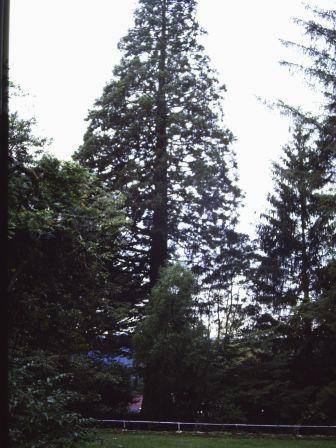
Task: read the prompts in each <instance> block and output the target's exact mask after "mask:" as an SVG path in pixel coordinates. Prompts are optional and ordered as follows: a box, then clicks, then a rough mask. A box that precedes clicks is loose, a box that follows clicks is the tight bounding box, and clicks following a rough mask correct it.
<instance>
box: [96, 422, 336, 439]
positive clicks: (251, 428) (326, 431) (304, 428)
mask: <svg viewBox="0 0 336 448" xmlns="http://www.w3.org/2000/svg"><path fill="white" fill-rule="evenodd" d="M98 422H101V423H102V424H104V425H109V426H111V425H116V426H118V425H120V427H121V428H122V429H123V430H127V429H132V428H131V427H132V426H133V428H134V426H137V425H140V426H144V429H148V428H149V427H150V426H173V427H174V426H175V428H172V430H173V429H176V431H177V432H182V428H183V427H184V428H185V429H189V430H190V429H191V430H192V429H193V428H192V427H194V429H195V430H199V429H201V428H203V429H204V428H208V429H210V428H211V429H212V430H216V429H217V430H224V431H225V430H227V431H230V430H231V431H238V430H243V431H246V432H262V431H263V430H264V431H267V432H273V433H274V432H278V431H279V430H280V431H285V432H286V433H288V432H291V430H293V432H294V433H295V434H296V435H299V434H300V435H303V434H304V433H306V434H314V435H336V426H326V425H260V424H247V423H205V422H170V421H156V420H114V419H104V420H98Z"/></svg>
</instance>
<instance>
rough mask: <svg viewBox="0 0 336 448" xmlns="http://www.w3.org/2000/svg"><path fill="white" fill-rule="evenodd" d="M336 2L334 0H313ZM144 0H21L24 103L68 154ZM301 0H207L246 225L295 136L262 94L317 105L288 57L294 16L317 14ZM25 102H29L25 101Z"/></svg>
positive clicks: (203, 19) (15, 39)
mask: <svg viewBox="0 0 336 448" xmlns="http://www.w3.org/2000/svg"><path fill="white" fill-rule="evenodd" d="M309 3H313V4H317V5H319V6H322V7H328V6H329V7H330V6H332V7H335V1H334V0H317V1H315V2H309ZM136 4H137V1H136V0H95V1H93V0H29V1H28V0H11V28H10V77H11V79H12V80H13V81H14V82H16V83H17V84H19V85H21V87H22V88H23V89H24V90H25V91H26V92H28V93H29V97H27V98H25V99H24V103H22V102H21V103H20V104H19V106H18V107H19V108H20V110H21V111H22V113H23V114H25V115H27V114H28V115H34V116H35V117H36V118H37V120H38V123H39V131H40V133H42V134H43V135H44V136H47V137H51V138H53V143H52V145H51V147H50V151H51V152H52V153H54V154H55V155H56V156H58V157H60V158H62V159H67V158H69V157H70V156H71V154H72V153H73V151H74V150H75V149H76V148H77V147H78V146H79V145H80V144H81V142H82V137H83V133H84V131H85V128H86V123H85V121H84V119H85V117H86V115H87V111H88V109H89V108H90V107H91V106H92V104H93V102H94V100H95V98H97V97H98V96H100V94H101V93H102V88H103V86H104V85H105V83H106V82H107V81H108V80H109V79H110V78H111V72H112V69H113V67H114V65H115V64H116V63H118V60H119V57H120V53H119V52H118V50H117V43H118V41H119V39H120V38H121V37H122V36H123V35H124V34H125V33H126V32H127V30H128V28H129V27H131V26H132V24H133V11H134V8H135V6H136ZM308 14H309V13H308V12H307V11H306V10H305V8H304V6H303V5H302V3H301V1H299V0H281V1H280V0H254V1H252V0H199V8H198V18H199V22H200V23H201V25H202V26H203V28H205V29H206V30H207V32H208V35H207V37H206V38H205V40H204V44H205V47H206V51H207V53H208V55H209V56H210V58H211V61H212V66H213V67H214V68H215V69H217V71H218V77H219V79H220V81H221V82H223V83H225V84H226V87H227V90H228V92H227V95H226V101H225V104H224V110H225V115H226V124H227V126H228V127H229V128H230V129H231V130H232V131H233V133H234V134H235V136H236V138H237V142H236V143H235V145H234V146H235V150H236V152H237V157H238V163H239V170H240V185H241V187H242V189H243V190H244V191H245V194H246V199H245V204H246V207H245V210H244V211H243V213H242V228H243V229H244V230H251V229H252V227H251V226H250V223H252V222H253V221H256V218H257V217H258V216H259V214H260V212H262V211H263V210H264V208H265V205H266V196H267V193H268V192H269V191H270V190H271V188H272V182H271V177H270V168H271V161H272V160H275V159H277V158H278V157H279V154H280V151H281V147H282V145H283V144H284V143H286V141H287V140H288V138H289V133H288V127H289V121H288V119H286V118H284V117H282V116H280V115H279V113H277V112H274V111H271V110H270V109H268V108H266V107H265V106H264V105H263V104H262V103H261V102H260V101H258V99H257V97H262V98H265V99H267V100H276V99H278V98H281V99H283V100H285V101H287V102H289V103H291V104H300V105H302V106H304V107H305V108H306V109H314V108H316V105H317V104H318V99H319V97H318V95H317V94H313V93H312V92H311V91H310V90H309V89H308V88H307V87H306V86H305V84H304V83H303V81H302V78H301V77H300V75H296V76H291V75H290V74H289V73H288V71H287V70H286V69H285V68H283V67H281V66H280V65H279V60H281V59H289V60H293V59H296V58H297V57H298V56H297V55H296V54H295V53H293V51H290V50H288V49H285V48H284V47H283V46H282V45H281V43H280V42H279V39H280V38H282V39H285V40H293V41H296V42H297V41H299V40H300V39H301V30H300V29H299V28H298V26H297V25H295V24H294V23H293V22H292V20H291V18H292V17H300V18H305V17H307V16H308ZM24 106H25V107H24Z"/></svg>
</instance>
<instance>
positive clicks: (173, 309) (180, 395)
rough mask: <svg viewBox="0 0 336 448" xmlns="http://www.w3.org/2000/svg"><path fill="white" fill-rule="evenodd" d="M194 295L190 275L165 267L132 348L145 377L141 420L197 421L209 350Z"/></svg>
mask: <svg viewBox="0 0 336 448" xmlns="http://www.w3.org/2000/svg"><path fill="white" fill-rule="evenodd" d="M196 292H197V286H196V281H195V278H194V277H193V275H192V274H191V273H190V271H187V270H186V269H183V268H182V267H181V266H179V265H174V266H169V267H166V268H163V269H162V270H161V276H160V280H159V282H158V283H157V284H156V286H155V287H154V288H153V290H152V296H151V300H150V302H149V304H148V306H147V310H146V317H145V318H144V319H143V320H142V321H141V322H140V323H139V324H138V327H137V330H136V334H135V336H134V344H135V356H136V361H137V364H138V367H139V371H140V372H141V374H142V376H143V378H144V402H143V407H142V415H144V416H145V418H151V419H168V418H170V419H176V418H179V419H183V418H189V419H197V418H200V411H201V410H202V409H203V403H202V402H203V401H204V399H205V396H204V395H205V390H206V389H207V386H208V384H207V383H208V381H207V376H208V366H209V351H208V341H207V338H206V337H205V328H204V326H203V325H202V323H201V321H200V320H199V318H198V316H197V308H196V303H195V293H196Z"/></svg>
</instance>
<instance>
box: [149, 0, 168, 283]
mask: <svg viewBox="0 0 336 448" xmlns="http://www.w3.org/2000/svg"><path fill="white" fill-rule="evenodd" d="M166 12H167V5H166V0H162V9H161V17H162V29H161V38H160V42H159V75H158V92H157V117H156V155H155V161H154V198H153V225H152V235H151V240H152V241H151V256H150V285H151V287H153V286H154V285H155V283H156V281H157V279H158V276H159V270H160V268H161V267H162V266H164V265H165V264H166V262H167V257H168V225H167V223H168V214H167V205H168V195H167V190H168V188H167V187H168V173H167V171H168V161H167V104H166V93H165V90H166V74H165V70H166V47H167V41H166V28H167V25H166V20H167V19H166Z"/></svg>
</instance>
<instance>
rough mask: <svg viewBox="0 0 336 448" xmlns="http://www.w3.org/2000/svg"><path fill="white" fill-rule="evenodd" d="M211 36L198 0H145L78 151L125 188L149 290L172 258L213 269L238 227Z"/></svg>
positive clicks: (199, 269) (135, 253)
mask: <svg viewBox="0 0 336 448" xmlns="http://www.w3.org/2000/svg"><path fill="white" fill-rule="evenodd" d="M203 33H204V32H203V31H202V30H201V29H200V27H199V25H198V23H197V21H196V0H179V1H177V0H140V1H139V8H138V9H137V11H136V12H135V25H134V27H133V28H132V29H131V30H130V31H129V33H128V34H127V35H126V37H125V38H123V39H122V41H121V42H120V45H119V48H120V50H121V51H122V53H123V56H122V59H121V62H120V64H119V65H118V66H116V67H115V69H114V72H113V74H114V77H113V79H112V81H111V82H109V83H108V84H107V85H106V87H105V89H104V92H103V95H102V96H101V97H100V98H99V99H98V100H97V101H96V103H95V106H94V108H93V109H92V110H91V112H90V113H89V116H88V120H89V126H88V130H87V132H86V134H85V136H84V143H83V145H82V146H81V147H80V148H79V150H78V151H77V153H76V155H75V157H76V158H77V159H78V160H79V161H80V162H81V163H82V164H84V165H86V166H88V167H89V168H90V169H92V170H93V171H95V172H96V173H98V175H99V176H100V178H102V179H103V180H104V181H105V182H106V185H109V186H110V188H112V189H113V190H114V189H117V190H120V191H122V192H123V193H124V194H125V196H126V201H127V203H126V205H127V209H128V215H129V217H130V218H131V219H132V237H131V238H130V240H129V246H128V250H127V251H126V252H125V254H124V256H125V257H128V259H129V260H130V263H132V265H133V272H137V273H141V274H143V275H144V276H145V278H148V276H149V279H150V281H149V286H153V285H154V284H155V282H156V280H157V278H158V272H159V268H160V267H161V266H164V265H165V264H166V263H167V260H168V258H169V257H170V258H171V259H173V258H177V259H184V260H185V261H187V262H188V263H189V264H190V266H191V267H193V268H194V270H195V272H196V273H197V274H199V273H202V274H203V273H204V272H205V273H209V272H211V270H212V269H213V266H212V265H214V264H215V258H216V257H215V255H217V254H215V253H214V249H215V247H216V246H217V244H218V241H219V240H220V239H221V238H223V232H224V233H225V232H227V231H229V230H230V229H231V230H232V231H234V227H235V224H236V214H235V210H236V207H237V204H238V202H239V198H240V191H239V189H238V187H237V185H236V180H237V179H236V162H235V157H234V154H233V152H232V150H231V149H230V147H229V144H230V142H232V140H233V136H232V134H231V132H230V131H229V130H228V129H226V128H225V126H223V120H222V118H223V112H222V99H223V95H222V94H223V91H224V90H225V88H224V87H223V86H220V85H219V84H218V81H217V79H216V74H215V73H214V71H213V70H212V69H211V68H210V65H209V59H208V57H207V56H205V55H204V49H203V47H202V45H201V44H200V43H199V40H200V38H201V36H202V34H203ZM225 238H226V236H225Z"/></svg>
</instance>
